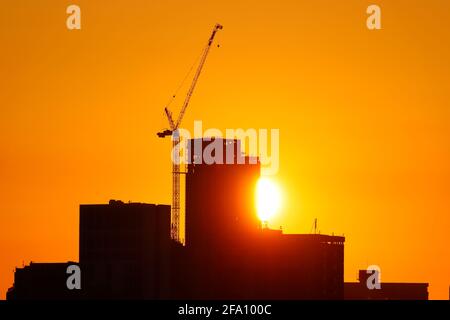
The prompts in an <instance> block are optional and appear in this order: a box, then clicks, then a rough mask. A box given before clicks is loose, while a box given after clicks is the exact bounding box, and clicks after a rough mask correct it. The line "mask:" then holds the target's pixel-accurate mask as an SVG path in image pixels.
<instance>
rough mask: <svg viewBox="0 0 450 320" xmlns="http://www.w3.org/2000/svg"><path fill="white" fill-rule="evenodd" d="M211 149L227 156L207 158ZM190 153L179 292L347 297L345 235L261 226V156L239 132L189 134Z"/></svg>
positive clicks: (209, 296)
mask: <svg viewBox="0 0 450 320" xmlns="http://www.w3.org/2000/svg"><path fill="white" fill-rule="evenodd" d="M213 144H215V146H214V148H213V147H212V146H213ZM213 149H214V151H213V152H212V155H213V156H216V154H217V153H219V155H220V157H219V159H222V161H221V163H215V164H210V163H205V159H201V157H202V156H203V157H204V156H205V151H206V153H210V154H211V150H213ZM230 154H231V156H230ZM188 155H189V158H190V164H189V165H188V170H187V174H186V247H185V248H184V250H182V251H184V252H182V253H181V254H180V255H178V257H180V259H179V262H178V263H177V265H180V266H182V267H180V268H179V269H178V271H177V272H176V273H175V280H174V283H177V284H179V285H180V290H176V292H178V293H179V296H175V297H176V298H191V299H343V282H344V280H343V265H344V241H345V239H344V238H343V237H334V236H323V235H284V234H282V232H281V231H277V230H268V229H263V228H262V227H261V223H260V221H259V219H258V217H257V212H256V206H255V189H256V188H255V187H256V184H257V181H258V179H259V177H260V164H259V161H258V159H255V158H249V157H244V156H243V155H242V154H241V150H240V142H239V141H238V140H224V139H211V140H209V139H194V140H189V141H188ZM230 159H231V160H232V161H230ZM200 160H201V161H200ZM227 160H228V163H227ZM230 162H231V163H230Z"/></svg>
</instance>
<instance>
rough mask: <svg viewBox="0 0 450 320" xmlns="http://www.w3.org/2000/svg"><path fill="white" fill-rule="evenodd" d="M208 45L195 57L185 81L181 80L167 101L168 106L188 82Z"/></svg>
mask: <svg viewBox="0 0 450 320" xmlns="http://www.w3.org/2000/svg"><path fill="white" fill-rule="evenodd" d="M206 47H207V45H206V46H205V48H204V49H203V50H202V52H201V53H200V55H199V56H198V57H197V59H195V61H194V62H193V63H192V65H191V67H190V68H189V71H188V72H187V73H186V75H185V76H184V78H183V81H181V83H180V84H179V85H178V87H177V89H176V90H175V93H174V94H173V95H172V97H170V99H169V100H168V101H167V104H166V107H169V106H170V105H171V104H172V102H173V101H174V100H175V98H176V97H177V95H178V93H179V91H180V89H181V87H182V86H183V85H184V84H185V83H186V80H187V78H188V77H189V75H190V74H191V73H192V70H193V69H194V67H195V66H196V65H197V64H198V62H199V61H200V59H201V57H202V56H203V54H204V52H205V50H206Z"/></svg>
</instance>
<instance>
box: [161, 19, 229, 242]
mask: <svg viewBox="0 0 450 320" xmlns="http://www.w3.org/2000/svg"><path fill="white" fill-rule="evenodd" d="M222 28H223V27H222V25H220V24H216V25H215V26H214V29H213V31H212V33H211V36H210V37H209V40H208V43H207V45H206V47H205V49H204V50H203V53H202V56H201V59H200V62H199V65H198V67H197V71H196V72H195V75H194V78H193V80H192V83H191V86H190V87H189V90H188V92H187V95H186V98H185V99H184V103H183V105H182V107H181V111H180V114H179V115H178V118H177V120H176V122H175V121H174V120H173V118H172V112H171V111H170V110H169V108H168V106H166V107H165V108H164V112H165V114H166V117H167V120H168V122H169V129H166V130H164V131H161V132H158V133H157V135H158V137H160V138H164V137H166V136H172V152H173V151H174V150H176V146H177V144H178V143H179V138H180V137H179V133H178V128H179V127H180V125H181V121H182V120H183V117H184V114H185V112H186V109H187V107H188V105H189V101H190V100H191V97H192V94H193V92H194V89H195V86H196V84H197V81H198V78H199V77H200V73H201V72H202V69H203V66H204V65H205V61H206V58H207V57H208V53H209V49H210V48H211V45H212V43H213V40H214V37H215V35H216V33H217V31H219V30H221V29H222ZM174 160H175V159H172V210H171V228H170V234H171V237H172V239H174V240H175V241H177V242H181V239H180V174H181V173H182V172H180V164H179V162H177V161H174Z"/></svg>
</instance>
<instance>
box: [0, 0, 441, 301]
mask: <svg viewBox="0 0 450 320" xmlns="http://www.w3.org/2000/svg"><path fill="white" fill-rule="evenodd" d="M72 3H76V4H79V5H80V7H81V12H82V13H81V14H82V30H79V31H69V30H67V28H66V17H67V15H66V13H65V10H66V7H67V6H68V5H70V4H72ZM371 3H376V4H379V5H380V6H381V8H382V27H383V30H380V31H369V30H368V29H367V28H366V25H365V23H366V13H365V11H366V8H367V6H368V5H369V4H371ZM216 22H220V23H222V24H223V25H224V30H222V31H221V32H220V34H219V35H218V37H217V42H216V43H219V44H220V48H217V47H214V48H213V49H212V51H211V53H210V56H209V58H208V62H207V65H206V67H205V70H204V73H203V74H202V76H201V78H200V81H199V84H198V86H197V90H196V92H195V94H194V97H193V99H192V101H191V105H190V107H189V109H188V111H187V114H186V117H185V119H184V125H185V127H186V128H187V129H192V127H193V121H194V120H203V125H204V127H207V128H210V127H215V128H219V129H221V130H225V129H226V128H239V127H241V128H268V129H270V128H279V129H280V161H281V163H280V171H279V173H278V175H277V176H276V177H275V178H276V180H277V181H278V183H279V184H280V185H281V187H282V188H283V190H284V195H283V198H284V206H283V211H282V212H280V214H279V215H278V216H277V217H276V218H275V219H274V220H273V221H271V223H270V224H271V225H272V226H274V227H278V226H279V225H282V226H283V229H284V230H285V231H286V232H290V233H293V232H299V233H305V232H306V233H307V232H309V231H310V230H311V225H312V223H313V220H314V218H315V217H317V218H318V221H319V229H320V230H321V232H322V233H332V232H334V233H335V234H345V236H346V246H345V279H346V281H355V280H356V277H357V270H358V269H359V268H365V267H367V266H368V265H370V264H377V265H379V266H380V267H381V272H382V281H408V282H429V283H430V288H429V291H430V298H440V299H447V298H448V286H449V284H450V249H449V246H448V244H449V241H448V238H449V235H448V233H449V230H450V214H449V213H450V199H449V190H450V148H449V146H450V144H449V141H450V104H449V99H448V98H449V90H450V86H449V83H450V44H449V41H448V39H449V36H450V27H449V23H450V2H448V1H444V0H442V1H438V0H428V1H411V0H408V1H407V0H396V1H382V0H375V1H365V0H346V1H335V0H328V1H325V0H314V1H312V0H308V1H306V0H303V1H302V0H292V1H285V0H277V1H264V0H257V1H256V0H254V1H243V0H236V1H234V0H227V1H176V0H164V1H163V0H160V1H145V0H141V1H138V0H127V1H125V0H121V1H119V0H118V1H106V0H105V1H100V0H99V1H92V0H89V1H87V0H86V1H60V0H58V1H55V0H41V1H25V0H5V1H2V3H1V5H0V43H1V47H0V48H1V50H0V75H1V77H0V88H1V89H0V99H1V100H0V101H1V107H0V148H1V157H0V298H4V297H5V293H6V290H7V288H8V287H9V286H10V285H11V284H12V281H13V269H14V267H15V266H21V265H22V262H25V263H29V262H30V260H32V261H37V262H38V261H41V262H42V261H67V260H78V205H79V204H80V203H105V202H107V201H108V200H109V199H122V200H125V201H128V200H131V201H141V202H152V203H153V202H154V203H167V204H169V203H170V192H171V186H170V183H171V176H170V169H171V167H170V155H169V150H170V142H169V141H167V140H162V139H158V138H157V137H156V135H155V133H156V132H157V131H158V130H160V129H162V128H164V127H166V126H167V124H166V119H165V117H164V116H163V113H162V112H163V107H164V104H165V103H166V102H167V100H168V98H169V97H170V95H171V93H172V92H173V90H174V89H175V88H176V86H177V85H178V84H179V82H180V81H181V79H182V78H183V77H184V75H185V74H186V72H187V70H188V69H189V67H190V66H191V64H192V63H193V61H194V60H195V59H196V58H197V57H198V55H199V54H200V51H201V49H202V47H203V46H204V44H205V41H206V39H207V37H208V36H209V33H210V31H211V29H212V27H213V25H214V23H216Z"/></svg>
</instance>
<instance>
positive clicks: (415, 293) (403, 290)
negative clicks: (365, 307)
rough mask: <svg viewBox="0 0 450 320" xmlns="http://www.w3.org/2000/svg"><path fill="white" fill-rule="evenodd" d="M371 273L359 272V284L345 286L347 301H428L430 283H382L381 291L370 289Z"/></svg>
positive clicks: (352, 283) (349, 283)
mask: <svg viewBox="0 0 450 320" xmlns="http://www.w3.org/2000/svg"><path fill="white" fill-rule="evenodd" d="M370 276H371V273H367V270H359V279H358V280H359V282H346V283H345V284H344V297H345V299H346V300H428V283H393V282H380V284H381V288H380V289H375V288H374V289H369V288H368V286H367V279H368V278H369V277H370Z"/></svg>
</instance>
